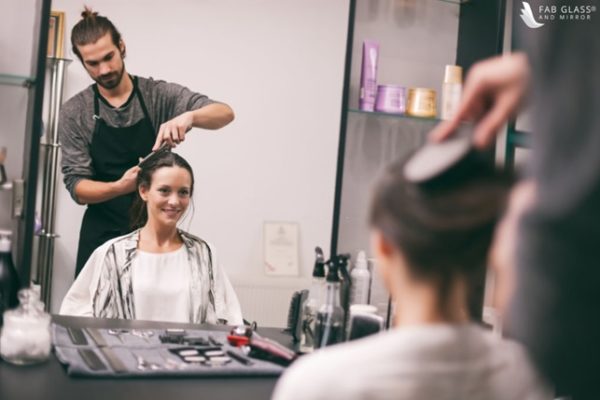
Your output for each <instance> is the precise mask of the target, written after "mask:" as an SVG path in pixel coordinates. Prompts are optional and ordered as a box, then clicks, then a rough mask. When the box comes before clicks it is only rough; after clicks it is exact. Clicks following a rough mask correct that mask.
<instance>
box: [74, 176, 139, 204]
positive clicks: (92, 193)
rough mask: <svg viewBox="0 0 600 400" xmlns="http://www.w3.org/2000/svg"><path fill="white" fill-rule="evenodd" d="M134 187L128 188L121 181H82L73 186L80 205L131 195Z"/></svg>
mask: <svg viewBox="0 0 600 400" xmlns="http://www.w3.org/2000/svg"><path fill="white" fill-rule="evenodd" d="M134 189H135V187H128V186H127V185H125V184H124V182H123V181H122V180H118V181H114V182H99V181H93V180H91V179H82V180H80V181H79V182H77V186H75V195H76V196H77V200H78V201H79V203H81V204H95V203H101V202H103V201H107V200H110V199H114V198H115V197H117V196H121V195H124V194H127V193H131V192H132V191H133V190H134Z"/></svg>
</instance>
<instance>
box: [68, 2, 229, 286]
mask: <svg viewBox="0 0 600 400" xmlns="http://www.w3.org/2000/svg"><path fill="white" fill-rule="evenodd" d="M71 44H72V46H73V52H74V53H75V54H76V55H77V57H79V59H80V61H81V62H82V64H83V67H84V68H85V69H86V71H87V72H88V74H89V75H90V77H91V78H92V79H93V80H94V81H95V84H93V85H91V86H89V87H87V88H86V89H84V90H83V91H81V92H79V93H78V94H76V95H75V96H73V97H72V98H71V99H69V100H68V101H67V102H66V103H65V104H64V105H63V107H62V109H61V113H60V120H59V135H60V141H61V145H62V165H61V166H62V172H63V174H64V182H65V185H66V187H67V190H69V192H70V194H71V197H73V199H74V200H75V201H76V202H77V203H79V204H87V209H86V211H85V214H84V217H83V221H82V224H81V231H80V234H79V248H78V251H77V265H76V271H75V274H76V275H77V274H78V273H79V271H80V270H81V268H82V267H83V265H84V264H85V262H86V261H87V259H88V258H89V256H90V254H91V253H92V252H93V251H94V250H95V249H96V248H97V247H98V246H100V245H101V244H102V243H104V242H106V241H107V240H109V239H112V238H115V237H117V236H120V235H123V234H126V233H128V232H129V231H130V227H129V207H130V205H131V201H132V196H133V192H134V190H135V188H136V180H137V175H138V172H139V167H138V166H137V164H138V161H139V158H140V157H143V156H145V155H147V154H148V153H150V152H151V151H153V150H157V149H158V148H159V147H160V146H161V145H162V144H163V143H167V144H168V145H170V146H175V145H176V144H178V143H180V142H182V141H183V140H184V139H185V133H186V132H187V131H189V130H190V129H191V128H192V127H196V128H204V129H219V128H221V127H223V126H225V125H227V124H228V123H229V122H231V121H232V120H233V111H232V109H231V108H230V107H229V106H228V105H226V104H223V103H218V102H215V101H213V100H211V99H209V98H208V97H207V96H205V95H202V94H199V93H195V92H192V91H190V90H189V89H188V88H186V87H183V86H180V85H177V84H174V83H167V82H164V81H160V80H153V79H151V78H149V79H146V78H142V77H138V76H132V75H129V74H128V73H127V71H126V69H125V64H124V62H123V59H124V58H125V43H124V42H123V40H122V39H121V35H120V33H119V31H118V30H117V29H116V28H115V26H114V25H113V24H112V22H111V21H110V20H109V19H108V18H106V17H104V16H99V15H98V13H97V12H92V11H91V10H90V9H89V8H86V9H85V10H84V11H83V13H82V19H81V20H80V21H79V22H78V23H77V24H76V25H75V26H74V27H73V30H72V32H71ZM157 128H158V129H157Z"/></svg>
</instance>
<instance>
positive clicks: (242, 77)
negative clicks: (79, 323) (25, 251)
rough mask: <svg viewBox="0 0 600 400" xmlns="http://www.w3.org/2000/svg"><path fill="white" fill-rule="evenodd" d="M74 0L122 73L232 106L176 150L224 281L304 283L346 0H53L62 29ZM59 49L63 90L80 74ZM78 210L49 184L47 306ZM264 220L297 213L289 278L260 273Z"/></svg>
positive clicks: (73, 88) (321, 207)
mask: <svg viewBox="0 0 600 400" xmlns="http://www.w3.org/2000/svg"><path fill="white" fill-rule="evenodd" d="M84 3H85V4H88V5H90V6H92V7H93V8H94V9H95V10H97V11H99V12H100V13H101V14H102V15H106V16H108V17H109V18H111V19H112V20H113V22H114V23H115V25H116V26H117V27H118V28H119V29H120V31H121V34H122V35H123V38H124V40H125V43H126V45H127V58H126V67H127V69H128V71H129V72H130V73H133V74H136V75H141V76H152V77H154V78H160V79H164V80H168V81H173V82H177V83H181V84H184V85H186V86H188V87H190V88H191V89H193V90H197V91H199V92H202V93H206V94H208V95H209V96H210V97H212V98H214V99H217V100H221V101H224V102H226V103H228V104H230V105H231V106H232V107H233V109H234V110H235V113H236V120H235V121H234V122H233V123H232V124H231V125H230V126H228V127H226V128H224V129H222V130H221V131H218V132H217V133H214V132H213V133H210V132H206V131H200V130H194V131H192V132H190V133H188V139H187V140H186V142H185V143H184V145H182V146H180V147H179V148H178V149H177V151H178V152H179V153H180V154H181V155H182V156H184V157H185V158H186V159H187V160H188V161H190V163H191V164H192V167H193V169H194V172H195V174H196V182H197V188H198V189H197V191H196V192H195V194H194V203H195V213H194V216H193V219H192V220H191V223H190V225H189V230H190V231H191V232H193V233H195V234H197V235H199V236H201V237H203V238H205V239H207V240H209V241H210V242H212V243H213V244H215V245H216V247H217V248H218V249H219V255H220V258H221V261H222V264H223V266H224V267H225V268H226V270H227V272H228V274H229V276H230V277H231V279H232V280H233V281H234V282H235V283H238V284H240V285H241V284H243V285H248V284H249V283H253V282H254V283H256V284H257V285H263V286H264V285H266V286H282V285H283V286H288V287H290V288H293V287H302V286H304V285H306V278H307V277H308V276H309V273H310V270H311V267H312V258H313V248H314V246H315V245H321V246H323V247H324V248H325V249H328V247H329V241H330V236H331V221H332V213H333V196H334V188H335V168H336V157H337V144H338V136H339V121H340V105H341V94H342V87H343V68H344V56H345V40H346V30H347V18H348V1H347V0H335V1H334V0H327V1H320V0H302V1H299V0H284V1H282V0H252V1H240V0H238V1H234V0H218V1H217V0H202V1H200V0H194V1H192V0H172V1H158V0H153V1H149V0H145V1H143V0H129V1H126V2H125V1H120V0H89V1H86V2H79V1H72V0H54V1H53V9H55V10H61V11H65V12H66V29H67V30H66V32H67V35H66V36H67V37H69V35H70V30H71V28H72V27H73V25H74V24H75V23H76V22H77V21H78V20H79V14H80V12H81V10H82V8H83V4H84ZM19 30H23V28H20V29H19ZM69 57H70V58H73V59H74V61H73V63H72V64H71V65H70V66H69V67H68V72H67V78H66V85H65V99H67V98H69V97H71V96H72V95H74V94H75V93H77V92H78V91H80V90H82V89H83V88H85V87H86V86H87V85H89V84H90V83H91V80H90V79H89V77H88V76H87V74H86V72H85V71H84V69H83V67H82V66H81V64H80V63H79V61H78V60H77V59H76V58H75V57H74V55H72V54H70V53H69ZM90 112H91V110H90ZM61 179H62V177H61ZM83 211H84V208H83V207H80V206H77V205H76V204H75V203H74V202H73V201H72V200H71V198H70V197H69V196H68V193H67V192H66V190H65V189H64V187H63V186H62V184H61V187H60V190H59V195H58V200H57V221H58V222H57V233H58V234H59V235H60V236H61V237H60V239H59V240H57V242H56V249H55V252H56V253H55V262H54V282H53V289H54V290H53V307H52V308H53V310H57V308H58V306H59V305H60V301H61V300H62V297H63V296H64V293H65V292H66V290H67V289H68V287H69V286H70V284H71V282H72V278H73V271H74V266H75V257H76V251H77V238H78V234H79V227H80V222H81V217H82V215H83ZM264 221H295V222H298V223H299V225H300V237H301V239H300V241H301V243H300V245H301V247H300V250H301V251H300V262H301V276H300V277H299V278H287V279H286V278H272V277H266V276H265V275H264V272H263V263H262V227H263V222H264ZM183 227H184V228H185V229H187V227H188V222H186V223H185V224H184V225H183ZM242 307H243V304H242ZM281 318H282V319H285V315H282V316H281Z"/></svg>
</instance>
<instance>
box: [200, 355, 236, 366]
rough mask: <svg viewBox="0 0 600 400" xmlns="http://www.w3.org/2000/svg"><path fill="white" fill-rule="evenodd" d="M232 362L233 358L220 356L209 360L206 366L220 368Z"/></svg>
mask: <svg viewBox="0 0 600 400" xmlns="http://www.w3.org/2000/svg"><path fill="white" fill-rule="evenodd" d="M230 362H231V358H229V357H227V356H219V357H211V358H209V359H207V360H206V361H205V362H204V364H206V365H211V366H219V365H223V364H228V363H230Z"/></svg>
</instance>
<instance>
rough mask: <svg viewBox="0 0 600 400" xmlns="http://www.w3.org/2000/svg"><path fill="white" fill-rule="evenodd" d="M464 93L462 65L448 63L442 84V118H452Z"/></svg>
mask: <svg viewBox="0 0 600 400" xmlns="http://www.w3.org/2000/svg"><path fill="white" fill-rule="evenodd" d="M461 95H462V67H459V66H458V65H446V69H445V70H444V84H443V85H442V119H445V120H448V119H451V118H452V117H453V116H454V114H456V110H458V106H459V105H460V96H461Z"/></svg>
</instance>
